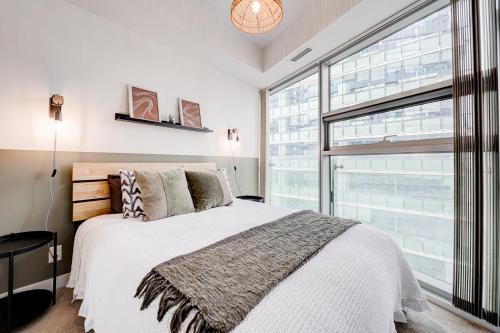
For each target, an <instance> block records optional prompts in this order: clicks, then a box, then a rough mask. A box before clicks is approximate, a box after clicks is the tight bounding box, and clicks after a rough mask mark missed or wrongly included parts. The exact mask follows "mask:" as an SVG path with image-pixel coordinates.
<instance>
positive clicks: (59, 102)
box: [50, 94, 64, 121]
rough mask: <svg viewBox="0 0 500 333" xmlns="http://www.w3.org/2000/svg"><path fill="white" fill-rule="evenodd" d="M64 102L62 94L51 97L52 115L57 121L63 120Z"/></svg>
mask: <svg viewBox="0 0 500 333" xmlns="http://www.w3.org/2000/svg"><path fill="white" fill-rule="evenodd" d="M63 104H64V97H62V96H61V95H57V94H55V95H52V97H51V98H50V117H51V118H54V120H55V121H62V106H63Z"/></svg>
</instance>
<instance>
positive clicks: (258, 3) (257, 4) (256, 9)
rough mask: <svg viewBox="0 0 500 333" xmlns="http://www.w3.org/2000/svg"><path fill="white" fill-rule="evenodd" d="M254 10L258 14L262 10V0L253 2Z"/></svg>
mask: <svg viewBox="0 0 500 333" xmlns="http://www.w3.org/2000/svg"><path fill="white" fill-rule="evenodd" d="M252 11H253V12H254V13H255V14H258V13H259V12H260V1H259V0H255V1H254V2H253V3H252Z"/></svg>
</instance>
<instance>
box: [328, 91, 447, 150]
mask: <svg viewBox="0 0 500 333" xmlns="http://www.w3.org/2000/svg"><path fill="white" fill-rule="evenodd" d="M330 133H331V135H332V138H330V147H338V146H352V145H360V144H370V143H377V142H382V141H384V140H389V141H391V142H397V141H408V140H426V139H438V138H451V137H452V136H453V109H452V101H451V100H444V101H439V102H432V103H427V104H422V105H418V106H412V107H409V108H404V109H398V110H394V111H389V112H385V113H381V114H374V115H370V116H364V117H359V118H356V119H348V120H343V121H337V122H335V123H334V125H333V131H331V132H330Z"/></svg>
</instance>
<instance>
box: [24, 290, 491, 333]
mask: <svg viewBox="0 0 500 333" xmlns="http://www.w3.org/2000/svg"><path fill="white" fill-rule="evenodd" d="M71 295H72V289H68V288H61V289H59V290H58V293H57V303H56V305H55V306H53V307H51V308H50V309H49V310H48V311H47V313H46V314H45V315H43V316H41V317H40V318H39V319H37V320H35V321H34V322H32V323H30V324H28V325H26V326H24V327H21V328H19V329H17V330H16V331H15V332H16V333H49V332H50V333H83V318H82V317H79V316H78V309H79V308H80V302H74V303H71ZM431 306H432V311H426V312H423V313H421V312H414V311H410V312H409V313H408V314H407V317H408V323H407V324H401V323H397V325H396V328H397V331H398V333H486V332H489V331H488V330H486V329H483V328H481V327H479V326H477V325H475V324H473V323H471V322H468V321H466V320H464V319H462V318H461V317H458V316H456V315H454V314H453V313H451V312H449V311H447V310H445V309H443V308H440V307H438V306H436V305H431ZM99 333H106V332H99Z"/></svg>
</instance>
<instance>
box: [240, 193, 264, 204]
mask: <svg viewBox="0 0 500 333" xmlns="http://www.w3.org/2000/svg"><path fill="white" fill-rule="evenodd" d="M236 198H238V199H241V200H248V201H255V202H261V203H262V202H264V198H263V197H260V196H258V195H240V196H239V197H236Z"/></svg>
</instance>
